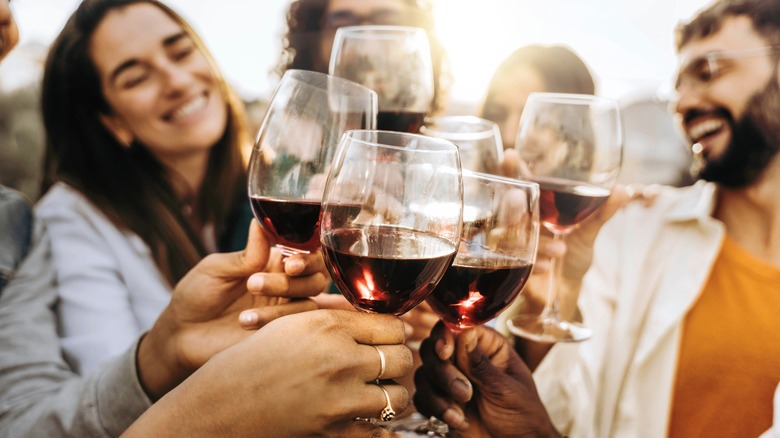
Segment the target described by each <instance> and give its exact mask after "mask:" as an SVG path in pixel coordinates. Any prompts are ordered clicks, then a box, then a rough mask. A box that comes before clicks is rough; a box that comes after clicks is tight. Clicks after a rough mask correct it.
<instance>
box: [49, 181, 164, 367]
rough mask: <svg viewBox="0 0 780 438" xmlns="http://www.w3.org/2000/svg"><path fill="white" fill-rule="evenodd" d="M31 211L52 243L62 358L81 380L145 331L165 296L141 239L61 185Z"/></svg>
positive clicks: (157, 312) (72, 190) (147, 248)
mask: <svg viewBox="0 0 780 438" xmlns="http://www.w3.org/2000/svg"><path fill="white" fill-rule="evenodd" d="M35 213H36V216H37V217H38V218H39V219H40V220H42V221H43V222H45V224H46V227H47V228H48V231H49V235H50V238H51V244H52V257H53V261H54V265H55V267H56V270H57V283H58V293H59V305H58V308H57V312H58V317H59V325H60V336H61V338H62V339H61V341H62V347H63V350H64V353H65V357H66V359H67V360H68V362H69V363H70V364H71V366H73V368H74V369H75V370H76V371H77V372H79V373H80V374H82V375H86V374H89V373H90V371H92V370H93V369H95V368H96V367H97V366H98V365H99V364H100V363H102V362H104V361H106V360H107V359H109V358H113V357H116V356H119V355H121V354H122V353H123V352H125V351H126V350H127V349H128V348H130V347H131V346H132V344H133V343H134V342H136V341H137V340H138V336H139V335H140V334H142V333H143V332H145V331H147V330H148V329H149V328H151V326H152V325H153V324H154V322H155V320H156V319H157V317H158V316H159V315H160V312H162V310H163V309H164V308H165V306H166V305H167V304H168V301H169V300H170V294H171V290H170V287H169V286H168V284H167V282H166V280H165V279H164V277H163V275H162V274H161V273H160V271H159V270H158V269H157V266H156V265H155V263H154V260H153V258H152V253H151V250H150V249H149V247H148V246H147V245H146V244H145V243H144V242H143V241H142V240H141V238H140V237H138V235H136V234H134V233H132V232H129V231H120V230H119V229H117V228H116V227H115V226H114V225H113V224H112V223H111V222H110V221H109V220H108V219H107V218H106V217H105V216H104V215H103V213H102V212H101V211H100V210H99V209H98V208H97V207H96V206H94V205H93V204H92V203H91V202H90V201H88V200H87V198H86V197H84V195H82V194H81V193H79V192H78V191H76V190H75V189H73V188H72V187H70V186H68V185H67V184H64V183H58V184H56V185H54V186H53V187H51V189H49V191H48V192H47V193H46V195H45V196H44V197H43V198H42V199H41V200H40V201H39V202H38V204H37V205H36V210H35Z"/></svg>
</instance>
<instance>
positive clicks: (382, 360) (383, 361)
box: [372, 345, 387, 384]
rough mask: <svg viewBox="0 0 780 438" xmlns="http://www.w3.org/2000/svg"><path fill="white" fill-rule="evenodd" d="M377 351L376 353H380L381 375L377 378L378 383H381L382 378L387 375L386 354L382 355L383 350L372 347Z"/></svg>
mask: <svg viewBox="0 0 780 438" xmlns="http://www.w3.org/2000/svg"><path fill="white" fill-rule="evenodd" d="M372 347H374V348H375V349H376V352H377V353H379V374H377V376H376V379H375V380H376V382H377V384H378V383H379V380H380V379H381V378H382V376H383V375H384V374H385V367H386V366H387V361H386V360H385V354H384V353H382V350H380V349H379V347H377V346H376V345H372Z"/></svg>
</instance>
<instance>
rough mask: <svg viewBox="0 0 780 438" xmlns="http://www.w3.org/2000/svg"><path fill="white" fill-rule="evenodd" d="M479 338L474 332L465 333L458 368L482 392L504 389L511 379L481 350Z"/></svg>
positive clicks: (458, 358)
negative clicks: (507, 381)
mask: <svg viewBox="0 0 780 438" xmlns="http://www.w3.org/2000/svg"><path fill="white" fill-rule="evenodd" d="M477 338H478V336H477V334H476V332H475V331H474V330H472V331H470V332H466V333H464V335H463V336H462V337H461V338H460V339H459V341H461V342H463V348H458V350H459V354H458V355H457V356H458V357H457V358H456V360H457V361H458V367H459V368H460V369H461V370H463V372H464V373H465V374H466V375H467V376H468V378H469V380H471V382H472V384H473V385H474V386H475V387H476V388H477V389H479V390H480V391H483V392H485V391H486V390H487V391H491V389H492V388H502V387H505V386H506V385H505V384H504V382H506V380H507V379H508V378H509V377H508V376H507V375H506V374H505V373H504V371H502V370H500V369H499V368H497V367H496V366H495V365H493V363H492V362H491V360H490V357H489V356H488V355H487V354H486V353H485V352H484V351H483V350H482V349H481V348H479V342H478V340H477Z"/></svg>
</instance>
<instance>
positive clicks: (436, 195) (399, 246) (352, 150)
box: [321, 130, 463, 315]
mask: <svg viewBox="0 0 780 438" xmlns="http://www.w3.org/2000/svg"><path fill="white" fill-rule="evenodd" d="M462 196H463V192H462V183H461V169H460V160H459V157H458V151H457V147H456V146H455V145H453V144H452V143H450V142H448V141H445V140H440V139H435V138H429V137H424V136H421V135H415V134H406V133H396V132H388V131H370V130H356V131H349V132H347V133H346V134H345V135H344V137H343V139H342V142H341V146H340V148H339V155H338V157H337V159H336V160H335V161H334V163H333V167H332V169H331V173H330V175H329V177H328V181H327V184H326V188H325V195H324V197H323V200H322V224H321V226H322V231H321V241H322V249H323V255H324V258H325V265H326V266H327V268H328V271H329V272H330V274H331V277H332V278H333V281H334V283H335V284H336V286H337V287H338V288H339V290H341V292H342V294H343V295H344V296H345V297H346V298H347V300H348V301H349V302H350V303H352V305H353V306H355V308H357V309H358V310H361V311H365V312H376V313H390V314H394V315H402V314H404V313H406V312H407V311H409V310H411V309H412V308H414V307H415V306H416V305H418V304H419V303H420V302H422V301H423V300H424V299H425V298H426V297H427V296H428V295H429V294H430V293H431V292H432V291H433V288H434V287H435V286H436V284H437V283H438V282H439V280H440V279H441V277H442V275H443V274H444V271H445V270H446V269H447V267H449V266H450V264H451V263H452V260H453V257H454V256H455V251H456V248H457V244H458V239H459V236H460V229H461V214H462V209H463V197H462Z"/></svg>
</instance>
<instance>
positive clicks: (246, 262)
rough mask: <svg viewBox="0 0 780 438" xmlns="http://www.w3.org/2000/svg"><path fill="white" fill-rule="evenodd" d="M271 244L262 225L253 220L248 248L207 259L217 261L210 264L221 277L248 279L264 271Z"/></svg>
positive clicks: (250, 226) (213, 255)
mask: <svg viewBox="0 0 780 438" xmlns="http://www.w3.org/2000/svg"><path fill="white" fill-rule="evenodd" d="M270 254H271V244H270V243H269V242H268V239H267V238H266V237H265V235H264V234H263V232H262V230H261V228H260V224H259V223H258V222H257V221H256V220H255V219H252V223H251V224H250V225H249V237H248V238H247V242H246V248H244V249H243V250H242V251H236V252H231V253H225V254H212V255H210V256H208V257H207V259H208V258H213V259H215V261H214V262H213V263H211V264H210V266H211V268H212V269H211V270H212V273H213V274H216V275H217V276H220V277H246V276H249V275H251V274H253V273H255V272H259V271H262V270H263V269H265V267H266V265H267V264H268V259H269V258H270Z"/></svg>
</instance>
